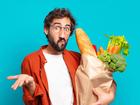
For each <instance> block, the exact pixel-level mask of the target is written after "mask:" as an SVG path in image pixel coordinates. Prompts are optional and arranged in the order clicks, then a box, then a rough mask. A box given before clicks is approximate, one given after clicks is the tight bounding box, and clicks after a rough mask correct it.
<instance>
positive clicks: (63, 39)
mask: <svg viewBox="0 0 140 105" xmlns="http://www.w3.org/2000/svg"><path fill="white" fill-rule="evenodd" d="M60 41H64V42H65V43H66V39H65V38H61V37H59V40H58V42H57V43H59V42H60Z"/></svg>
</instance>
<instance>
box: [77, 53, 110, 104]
mask: <svg viewBox="0 0 140 105" xmlns="http://www.w3.org/2000/svg"><path fill="white" fill-rule="evenodd" d="M112 83H113V78H112V72H110V71H109V70H107V69H106V67H105V64H104V63H103V62H101V61H100V60H99V59H98V58H97V57H95V56H91V55H88V54H82V55H81V62H80V65H79V67H78V69H77V72H76V89H77V93H76V95H77V105H92V104H93V103H95V102H96V101H97V96H96V95H95V94H94V91H93V88H101V89H103V90H104V91H106V92H107V91H108V89H110V88H111V85H112Z"/></svg>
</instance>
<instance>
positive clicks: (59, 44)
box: [46, 35, 67, 52]
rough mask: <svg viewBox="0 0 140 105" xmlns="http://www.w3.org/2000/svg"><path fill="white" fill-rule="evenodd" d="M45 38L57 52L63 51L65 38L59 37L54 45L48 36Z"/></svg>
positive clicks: (65, 42) (65, 44) (65, 43)
mask: <svg viewBox="0 0 140 105" xmlns="http://www.w3.org/2000/svg"><path fill="white" fill-rule="evenodd" d="M46 37H47V39H48V41H49V43H50V45H51V46H52V47H53V48H54V49H55V50H56V51H58V52H61V51H64V49H65V48H66V46H67V41H66V39H65V38H61V37H59V39H58V41H57V42H56V43H55V42H54V40H53V39H52V38H51V37H50V36H48V35H46Z"/></svg>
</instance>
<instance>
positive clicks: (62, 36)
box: [8, 8, 115, 105]
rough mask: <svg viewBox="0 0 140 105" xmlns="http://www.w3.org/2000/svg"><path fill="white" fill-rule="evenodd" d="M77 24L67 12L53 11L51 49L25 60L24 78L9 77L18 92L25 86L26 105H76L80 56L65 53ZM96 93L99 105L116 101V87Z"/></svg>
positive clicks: (48, 23)
mask: <svg viewBox="0 0 140 105" xmlns="http://www.w3.org/2000/svg"><path fill="white" fill-rule="evenodd" d="M75 24H76V23H75V20H74V18H73V17H72V15H71V13H70V12H69V11H68V10H67V9H65V8H58V9H54V10H53V11H51V12H50V13H49V14H48V15H47V16H46V18H45V20H44V33H45V35H46V37H47V39H48V41H49V43H48V45H46V46H43V47H41V49H40V50H38V51H36V52H34V53H32V54H29V55H28V56H26V57H25V59H24V60H23V63H22V74H20V75H16V76H9V77H8V79H10V80H12V79H16V82H15V83H14V84H13V85H12V88H13V89H14V90H16V89H17V87H20V86H23V92H24V95H23V100H24V102H25V104H26V105H76V95H75V93H76V92H75V72H76V69H77V67H78V65H79V63H80V54H78V53H76V52H73V51H68V50H66V49H65V47H66V45H67V42H68V39H69V37H70V36H71V35H72V33H73V31H74V29H75ZM94 91H95V93H96V95H97V96H98V101H97V103H95V105H107V104H109V103H110V102H111V101H112V100H113V99H114V95H115V85H114V86H112V90H110V92H109V93H104V92H101V90H94ZM101 93H102V94H101Z"/></svg>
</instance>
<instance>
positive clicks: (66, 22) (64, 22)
mask: <svg viewBox="0 0 140 105" xmlns="http://www.w3.org/2000/svg"><path fill="white" fill-rule="evenodd" d="M52 24H60V25H62V26H66V25H71V21H70V19H69V18H67V17H64V18H61V19H53V21H52Z"/></svg>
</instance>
